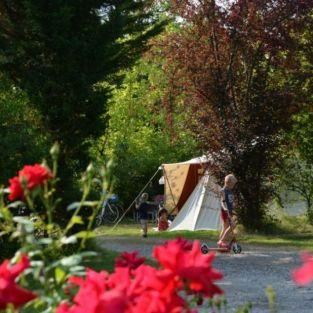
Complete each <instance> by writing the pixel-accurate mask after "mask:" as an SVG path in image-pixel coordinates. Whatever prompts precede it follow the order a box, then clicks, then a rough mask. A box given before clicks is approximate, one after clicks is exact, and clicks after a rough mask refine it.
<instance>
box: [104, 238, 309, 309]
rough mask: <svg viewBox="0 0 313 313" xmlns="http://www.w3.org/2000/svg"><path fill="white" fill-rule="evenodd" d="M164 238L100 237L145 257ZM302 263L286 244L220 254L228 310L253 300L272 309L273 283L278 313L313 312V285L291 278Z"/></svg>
mask: <svg viewBox="0 0 313 313" xmlns="http://www.w3.org/2000/svg"><path fill="white" fill-rule="evenodd" d="M164 241H165V240H163V239H159V238H146V239H145V238H139V239H134V238H120V237H119V238H113V237H109V238H108V237H105V238H104V237H100V238H98V243H99V245H100V246H101V247H103V248H106V249H110V250H114V251H118V252H123V251H129V252H130V251H134V250H137V251H139V252H140V254H141V255H143V256H145V257H151V253H152V248H153V245H155V244H160V243H162V242H164ZM210 245H212V246H214V245H213V243H211V244H210ZM299 264H300V260H299V252H298V251H296V250H294V249H287V248H282V247H279V248H277V249H275V248H272V247H260V246H250V245H243V252H242V254H240V255H234V254H218V255H217V258H216V260H215V261H214V267H215V268H217V269H218V270H220V271H222V272H223V274H224V280H223V281H222V282H221V283H220V284H219V285H220V286H221V287H222V288H223V289H224V290H225V292H226V296H227V299H228V303H229V306H230V307H231V308H232V309H230V310H229V311H228V312H235V308H236V307H238V306H239V305H242V304H244V303H245V302H251V303H253V310H252V312H253V313H263V312H268V311H269V310H268V302H267V298H266V296H265V288H266V287H267V286H268V285H272V286H273V288H274V290H275V292H276V293H277V306H278V313H313V286H312V285H311V286H310V287H306V288H298V287H296V286H295V285H294V284H293V282H292V281H291V279H290V271H291V270H292V269H293V268H295V267H297V266H299Z"/></svg>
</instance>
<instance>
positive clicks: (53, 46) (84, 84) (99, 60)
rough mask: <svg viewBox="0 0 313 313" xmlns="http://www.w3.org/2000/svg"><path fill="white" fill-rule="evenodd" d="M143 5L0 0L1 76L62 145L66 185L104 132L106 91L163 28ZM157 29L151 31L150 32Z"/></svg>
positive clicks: (132, 1) (79, 0)
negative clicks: (105, 83)
mask: <svg viewBox="0 0 313 313" xmlns="http://www.w3.org/2000/svg"><path fill="white" fill-rule="evenodd" d="M149 2H150V1H143V0H139V1H136V0H125V1H120V0H111V1H104V0H65V1H64V0H22V1H20V0H12V1H6V0H3V1H1V2H0V27H1V29H0V71H3V72H5V73H6V74H7V75H8V76H9V77H10V78H11V79H12V81H14V83H15V84H16V85H17V86H19V87H20V88H21V89H22V90H25V91H26V92H27V94H28V96H29V99H30V101H31V103H32V104H33V105H34V106H35V107H36V108H37V109H38V110H39V111H40V112H41V113H42V116H43V119H44V123H45V126H46V131H47V132H48V133H49V135H50V136H51V138H52V140H54V141H59V142H60V143H61V146H62V151H63V155H62V157H61V166H62V170H61V172H60V173H61V174H62V179H63V181H64V182H63V186H64V185H67V186H70V185H71V183H72V181H71V178H72V176H73V172H75V170H81V169H82V168H84V167H85V166H86V163H87V162H88V159H89V156H88V147H89V142H90V139H92V138H95V137H97V136H98V135H99V134H101V133H102V131H103V129H104V125H105V123H104V118H103V113H104V110H105V101H106V99H107V96H108V93H107V90H105V89H103V88H101V87H100V86H99V85H98V84H97V83H98V82H99V81H102V80H105V79H108V78H109V77H111V75H112V74H114V73H115V72H116V71H117V70H118V69H120V68H123V67H126V66H129V65H130V64H131V62H132V61H134V59H136V57H137V56H138V54H139V53H140V52H141V51H142V50H143V47H144V43H145V41H146V40H147V39H148V38H149V37H151V36H152V35H153V34H155V33H157V32H158V31H159V29H160V27H161V25H160V24H158V23H155V24H153V23H154V22H155V21H154V20H153V17H152V16H151V12H150V10H149V7H148V5H149ZM152 25H154V26H152Z"/></svg>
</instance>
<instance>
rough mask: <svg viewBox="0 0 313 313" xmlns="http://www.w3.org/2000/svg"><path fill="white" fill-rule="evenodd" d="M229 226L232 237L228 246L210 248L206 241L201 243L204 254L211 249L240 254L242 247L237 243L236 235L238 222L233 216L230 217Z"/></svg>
mask: <svg viewBox="0 0 313 313" xmlns="http://www.w3.org/2000/svg"><path fill="white" fill-rule="evenodd" d="M229 227H230V230H231V239H230V242H229V243H228V246H226V247H225V248H224V247H217V248H210V247H209V246H208V245H207V244H206V243H204V244H202V245H201V252H202V253H203V254H207V253H209V252H210V251H218V252H222V253H229V252H231V251H233V252H234V253H235V254H240V253H241V251H242V248H241V245H239V244H238V243H237V239H236V235H235V232H234V230H235V227H236V224H235V223H234V221H233V220H232V218H231V217H229Z"/></svg>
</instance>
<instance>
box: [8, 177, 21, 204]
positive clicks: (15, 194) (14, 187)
mask: <svg viewBox="0 0 313 313" xmlns="http://www.w3.org/2000/svg"><path fill="white" fill-rule="evenodd" d="M9 183H10V187H9V189H10V194H9V200H10V201H14V200H15V199H23V197H24V191H23V188H22V185H21V182H20V180H19V178H18V176H15V177H13V178H11V179H10V180H9Z"/></svg>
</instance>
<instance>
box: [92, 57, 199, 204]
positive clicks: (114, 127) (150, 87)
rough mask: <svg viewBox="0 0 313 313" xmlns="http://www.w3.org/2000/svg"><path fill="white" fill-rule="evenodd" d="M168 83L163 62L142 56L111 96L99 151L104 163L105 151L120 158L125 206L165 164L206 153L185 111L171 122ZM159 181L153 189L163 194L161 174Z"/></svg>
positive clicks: (118, 175)
mask: <svg viewBox="0 0 313 313" xmlns="http://www.w3.org/2000/svg"><path fill="white" fill-rule="evenodd" d="M167 84H168V81H167V78H166V76H165V75H164V73H163V71H162V67H161V63H157V62H149V60H147V58H142V59H141V60H140V61H138V62H137V64H136V65H135V66H134V67H133V68H132V70H130V71H127V73H125V78H124V80H123V83H122V84H121V86H117V87H115V88H114V90H113V97H112V99H110V101H109V107H108V116H109V123H108V127H107V131H106V134H105V136H103V137H102V138H100V140H99V141H98V145H97V146H96V147H97V149H96V151H95V152H96V154H97V156H98V159H99V161H100V162H103V157H104V155H105V156H106V157H107V158H109V159H111V160H113V161H114V162H113V169H112V174H113V176H114V181H115V183H114V186H113V187H114V192H115V193H117V194H118V195H119V196H120V197H121V200H122V201H123V202H124V204H125V205H128V204H130V203H131V201H132V200H133V199H134V198H135V197H136V196H137V195H138V192H139V191H140V190H141V188H143V187H144V185H145V184H146V183H147V181H148V180H149V178H150V177H151V176H152V175H153V173H154V172H155V171H156V170H157V169H158V167H159V166H160V165H161V164H162V163H170V162H174V161H183V160H186V159H188V158H191V157H194V156H197V155H198V153H200V152H199V151H198V149H197V146H196V142H195V140H194V138H193V137H192V134H191V132H190V131H188V130H186V129H185V123H186V120H187V119H188V116H186V114H185V112H184V111H181V110H176V112H175V113H174V114H173V115H174V121H173V127H169V124H168V123H167V116H168V114H167V110H166V109H165V108H164V107H162V105H161V103H162V99H163V97H164V96H165V93H166V87H167ZM158 177H160V176H158ZM153 183H154V184H153V188H149V190H148V191H150V193H151V192H152V193H154V195H155V194H156V193H158V192H161V193H162V192H163V191H162V188H160V186H159V185H158V179H157V178H156V179H155V180H154V181H153ZM158 187H159V188H158ZM158 189H161V190H158Z"/></svg>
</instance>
